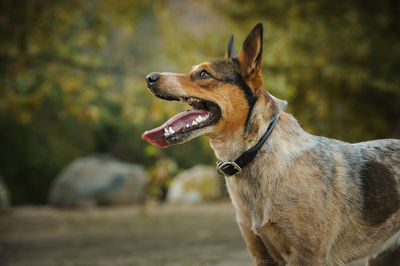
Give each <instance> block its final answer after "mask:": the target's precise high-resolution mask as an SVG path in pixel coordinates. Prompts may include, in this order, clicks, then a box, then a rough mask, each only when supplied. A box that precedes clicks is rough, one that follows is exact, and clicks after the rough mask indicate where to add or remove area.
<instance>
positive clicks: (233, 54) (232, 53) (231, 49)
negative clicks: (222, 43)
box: [225, 33, 237, 60]
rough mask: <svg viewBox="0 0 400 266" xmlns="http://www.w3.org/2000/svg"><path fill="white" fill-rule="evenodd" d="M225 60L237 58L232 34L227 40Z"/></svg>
mask: <svg viewBox="0 0 400 266" xmlns="http://www.w3.org/2000/svg"><path fill="white" fill-rule="evenodd" d="M225 58H226V59H228V60H231V59H233V58H237V55H236V51H235V44H234V43H233V33H232V34H231V37H230V38H229V42H228V50H227V52H226V56H225Z"/></svg>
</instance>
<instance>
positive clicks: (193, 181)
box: [167, 165, 222, 204]
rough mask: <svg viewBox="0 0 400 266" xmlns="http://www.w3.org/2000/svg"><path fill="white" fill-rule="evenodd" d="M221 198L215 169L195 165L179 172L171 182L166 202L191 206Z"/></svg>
mask: <svg viewBox="0 0 400 266" xmlns="http://www.w3.org/2000/svg"><path fill="white" fill-rule="evenodd" d="M221 197H222V194H221V178H220V176H219V175H218V174H217V172H216V171H215V168H214V167H211V166H205V165H197V166H194V167H192V168H190V169H188V170H186V171H183V172H181V173H180V174H179V175H177V176H176V177H175V178H174V179H173V180H172V182H171V184H170V186H169V190H168V195H167V201H168V202H170V203H184V204H193V203H201V202H207V201H214V200H218V199H220V198H221Z"/></svg>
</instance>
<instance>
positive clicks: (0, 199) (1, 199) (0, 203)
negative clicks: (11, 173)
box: [0, 176, 10, 210]
mask: <svg viewBox="0 0 400 266" xmlns="http://www.w3.org/2000/svg"><path fill="white" fill-rule="evenodd" d="M9 195H10V194H9V193H8V190H7V188H6V185H5V184H4V182H3V178H2V177H1V176H0V210H4V209H7V208H9V207H10V196H9Z"/></svg>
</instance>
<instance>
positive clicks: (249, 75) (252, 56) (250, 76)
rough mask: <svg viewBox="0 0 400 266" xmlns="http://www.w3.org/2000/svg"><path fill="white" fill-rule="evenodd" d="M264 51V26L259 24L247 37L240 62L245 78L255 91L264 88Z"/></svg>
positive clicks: (239, 57)
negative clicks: (262, 73)
mask: <svg viewBox="0 0 400 266" xmlns="http://www.w3.org/2000/svg"><path fill="white" fill-rule="evenodd" d="M262 50H263V25H262V24H261V23H258V24H257V25H256V26H255V27H254V29H253V30H252V31H251V32H250V34H249V35H248V36H247V38H246V40H245V41H244V43H243V47H242V50H241V51H240V53H239V56H238V60H239V64H240V69H241V72H242V75H243V77H244V78H245V80H246V81H248V82H249V83H250V84H249V85H251V86H252V87H253V89H258V88H260V87H261V86H262V78H261V60H262Z"/></svg>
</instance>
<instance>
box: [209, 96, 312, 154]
mask: <svg viewBox="0 0 400 266" xmlns="http://www.w3.org/2000/svg"><path fill="white" fill-rule="evenodd" d="M269 101H270V102H268V100H267V103H266V104H259V105H258V106H254V108H253V112H254V114H253V115H252V117H251V120H252V122H251V123H253V124H252V125H251V128H252V129H251V130H250V131H249V132H246V131H245V130H243V128H242V129H241V130H237V131H235V132H230V133H225V134H224V135H218V136H215V137H214V138H210V146H211V148H212V149H213V150H214V153H215V155H216V156H217V158H218V159H220V160H222V161H234V160H235V159H236V158H238V157H239V156H240V155H241V154H242V153H243V152H244V151H246V150H247V149H250V148H252V147H254V145H256V143H257V142H258V141H259V140H260V139H261V137H262V136H263V135H264V134H265V132H266V130H267V128H268V126H269V125H270V123H271V122H272V120H273V118H274V116H275V115H276V114H277V113H279V120H278V122H277V124H276V127H275V129H274V130H273V132H272V133H271V136H270V137H269V138H268V139H267V141H266V142H265V143H264V145H263V146H262V148H261V149H260V151H259V152H258V155H260V154H264V153H274V157H282V158H283V157H285V158H286V161H288V160H287V159H288V158H287V157H288V156H289V157H292V156H295V155H296V154H298V153H299V152H301V151H300V150H296V147H307V146H309V145H312V143H313V142H314V140H313V138H312V135H310V134H308V133H306V132H305V131H304V130H303V129H302V128H301V127H300V125H299V124H298V122H297V120H296V119H295V118H294V117H293V116H292V115H290V114H288V113H286V112H284V111H282V108H280V106H279V103H278V102H277V101H279V99H276V98H275V99H274V98H270V99H269ZM298 143H302V145H296V144H298ZM307 144H309V145H307ZM257 157H258V156H257Z"/></svg>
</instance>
